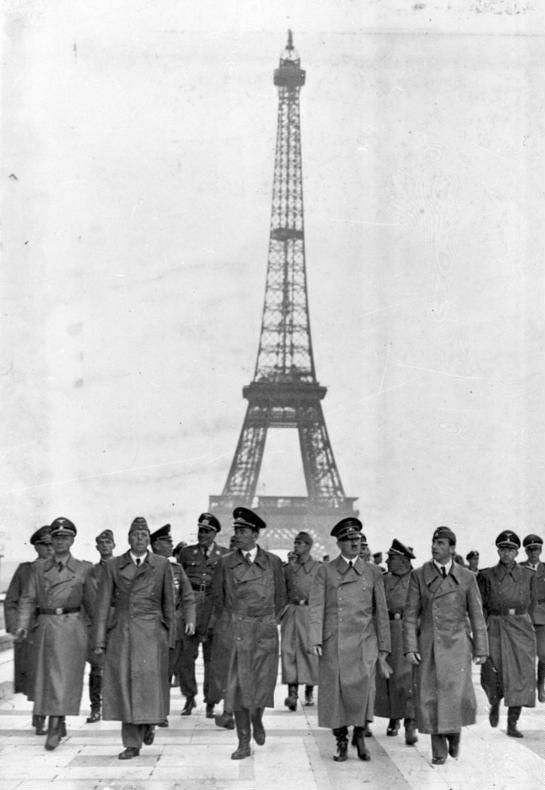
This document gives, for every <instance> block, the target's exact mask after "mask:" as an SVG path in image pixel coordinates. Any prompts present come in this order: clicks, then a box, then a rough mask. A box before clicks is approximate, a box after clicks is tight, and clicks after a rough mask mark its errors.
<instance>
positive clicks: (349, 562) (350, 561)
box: [348, 560, 352, 570]
mask: <svg viewBox="0 0 545 790" xmlns="http://www.w3.org/2000/svg"><path fill="white" fill-rule="evenodd" d="M351 567H352V560H348V570H350V568H351Z"/></svg>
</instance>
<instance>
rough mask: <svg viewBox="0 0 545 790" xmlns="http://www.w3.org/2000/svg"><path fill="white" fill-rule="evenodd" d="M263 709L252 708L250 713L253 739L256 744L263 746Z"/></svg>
mask: <svg viewBox="0 0 545 790" xmlns="http://www.w3.org/2000/svg"><path fill="white" fill-rule="evenodd" d="M263 710H264V708H254V709H253V710H252V711H251V713H250V719H251V721H252V730H253V735H254V741H255V742H256V743H257V745H258V746H263V744H264V743H265V736H266V733H265V727H264V726H263Z"/></svg>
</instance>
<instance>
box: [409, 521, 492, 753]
mask: <svg viewBox="0 0 545 790" xmlns="http://www.w3.org/2000/svg"><path fill="white" fill-rule="evenodd" d="M455 552H456V535H455V534H454V532H453V531H452V530H451V529H449V527H437V529H436V530H435V532H434V533H433V538H432V549H431V553H432V560H431V561H430V562H426V563H424V565H422V567H420V568H417V569H416V570H414V571H412V572H411V576H410V579H409V590H408V593H407V600H406V602H405V610H404V613H403V642H404V650H405V654H406V655H407V657H408V659H409V661H410V662H411V663H412V664H413V665H414V666H416V667H417V701H416V725H417V727H418V729H419V730H420V732H426V733H430V735H431V748H432V763H433V764H434V765H442V764H443V763H445V762H446V759H447V756H448V755H449V754H450V756H451V757H458V754H459V751H460V739H461V729H462V727H465V726H467V725H468V724H474V723H475V717H476V712H477V702H476V699H475V692H474V690H473V683H472V680H471V658H472V653H473V655H474V656H475V663H476V664H484V662H485V661H486V658H487V656H488V639H487V634H486V623H485V620H484V616H483V610H482V606H481V597H480V595H479V590H478V587H477V579H476V577H475V574H474V573H472V572H471V571H470V570H468V569H467V568H463V567H462V566H461V565H460V564H459V563H457V562H455V561H454V555H455ZM469 626H471V630H470V628H469Z"/></svg>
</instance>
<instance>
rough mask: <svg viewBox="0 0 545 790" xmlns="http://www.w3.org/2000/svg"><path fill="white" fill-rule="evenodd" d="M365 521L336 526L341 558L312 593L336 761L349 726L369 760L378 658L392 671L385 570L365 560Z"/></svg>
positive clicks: (323, 570) (323, 699) (315, 643)
mask: <svg viewBox="0 0 545 790" xmlns="http://www.w3.org/2000/svg"><path fill="white" fill-rule="evenodd" d="M361 531H362V523H361V521H360V520H359V519H357V518H354V517H352V516H349V517H347V518H344V519H342V520H341V521H339V522H338V523H337V524H335V526H334V527H333V529H332V530H331V535H332V536H333V537H335V538H336V539H337V546H338V548H339V550H340V554H339V556H338V557H337V558H336V559H334V560H333V561H332V562H329V563H324V564H323V565H322V566H321V567H320V568H318V571H317V573H316V576H315V578H314V582H313V584H312V588H311V591H310V600H309V606H310V629H309V643H310V645H311V646H312V647H311V649H312V652H313V653H314V654H315V655H317V656H319V674H318V686H319V692H318V724H319V726H320V727H330V728H331V729H332V730H333V734H334V736H335V738H336V740H337V754H336V755H335V757H334V758H333V759H334V760H336V761H337V762H344V760H346V759H347V748H348V727H349V726H351V725H353V726H354V733H353V740H352V742H353V744H354V745H355V746H356V748H357V752H358V757H359V758H360V760H370V759H371V758H370V754H369V751H368V750H367V747H366V745H365V736H364V731H365V727H366V723H367V712H368V697H369V693H370V691H371V690H372V685H373V680H374V672H375V666H376V662H377V658H378V661H379V664H380V666H381V667H382V671H383V672H385V673H386V674H389V673H390V672H391V669H390V668H389V666H388V664H387V661H386V658H387V656H388V653H389V652H390V625H389V619H388V610H387V607H386V598H385V596H384V582H383V577H382V573H381V571H380V570H379V568H377V566H376V565H374V564H372V563H369V562H365V561H364V560H362V559H361V557H360V556H359V555H360V548H361V543H362V540H364V541H365V542H367V541H366V540H365V538H364V536H362V533H361Z"/></svg>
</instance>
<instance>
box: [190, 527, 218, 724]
mask: <svg viewBox="0 0 545 790" xmlns="http://www.w3.org/2000/svg"><path fill="white" fill-rule="evenodd" d="M197 526H198V532H197V543H196V544H195V545H192V546H186V547H185V548H183V549H182V551H181V552H180V559H179V562H180V565H181V566H182V568H183V569H184V571H185V572H186V574H187V578H188V579H189V581H190V583H191V587H192V588H193V594H194V596H195V604H196V607H197V622H196V627H195V631H194V633H192V634H185V635H184V637H183V641H182V649H181V654H180V660H179V662H178V667H179V676H180V688H181V690H182V694H183V695H184V697H185V705H184V708H183V710H182V716H190V715H191V711H192V710H193V708H195V707H196V705H197V703H196V702H195V697H196V696H197V680H196V677H195V662H196V661H197V657H198V655H199V645H202V657H203V663H204V680H203V697H204V702H205V704H206V718H208V719H211V718H213V717H214V704H215V703H216V702H218V701H219V700H216V699H211V698H209V686H210V657H211V654H212V642H213V639H214V636H213V633H212V629H210V628H209V620H210V613H211V609H212V596H211V590H212V577H213V575H214V571H215V570H216V566H217V564H218V561H219V560H220V559H221V557H223V555H224V554H227V552H228V551H229V549H226V548H225V547H224V546H220V545H218V543H216V537H217V535H218V533H219V532H220V531H221V524H220V522H219V520H218V519H217V518H216V516H214V515H213V514H212V513H201V515H200V516H199V518H198V522H197Z"/></svg>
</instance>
